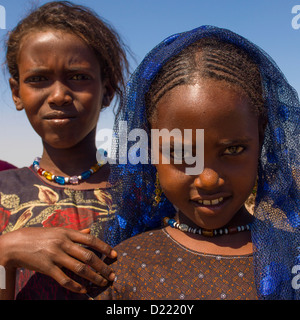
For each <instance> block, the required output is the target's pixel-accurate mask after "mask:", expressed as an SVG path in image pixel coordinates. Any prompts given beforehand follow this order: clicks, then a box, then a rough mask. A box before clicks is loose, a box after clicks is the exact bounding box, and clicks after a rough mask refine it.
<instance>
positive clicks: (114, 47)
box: [6, 1, 129, 99]
mask: <svg viewBox="0 0 300 320" xmlns="http://www.w3.org/2000/svg"><path fill="white" fill-rule="evenodd" d="M49 29H50V30H51V29H53V30H59V31H63V32H69V33H72V34H75V35H76V36H78V37H80V38H81V39H82V40H83V41H84V42H85V43H86V44H87V45H88V46H89V47H90V48H91V49H92V50H93V51H94V53H95V55H96V57H97V60H98V62H99V65H100V68H101V76H102V78H103V79H108V80H109V83H110V85H111V87H112V89H113V91H114V92H115V93H116V94H117V96H118V97H119V98H120V99H121V98H122V92H123V91H124V87H125V82H126V80H125V79H124V78H125V74H126V73H128V69H129V67H128V66H129V64H128V61H127V57H126V49H127V48H126V47H125V45H124V44H123V43H122V41H121V39H120V37H119V35H118V34H117V33H116V31H114V29H113V28H112V27H111V26H110V25H109V24H108V23H107V22H105V21H104V20H103V19H102V18H100V17H99V16H98V15H97V14H96V13H95V12H94V11H92V10H91V9H89V8H87V7H85V6H81V5H75V4H73V3H71V2H69V1H53V2H48V3H46V4H44V5H43V6H41V7H39V8H37V9H36V10H34V11H33V12H31V13H30V14H29V15H28V16H27V17H25V18H24V19H23V20H21V21H20V22H19V23H18V25H17V26H16V27H15V28H14V29H13V30H12V31H11V32H9V34H8V39H7V41H6V47H7V50H6V64H7V67H8V70H9V73H10V75H11V77H12V78H14V79H15V80H17V81H18V80H19V70H18V55H19V51H20V46H21V45H22V40H23V39H24V37H25V36H26V35H28V34H29V33H32V32H39V31H45V30H49Z"/></svg>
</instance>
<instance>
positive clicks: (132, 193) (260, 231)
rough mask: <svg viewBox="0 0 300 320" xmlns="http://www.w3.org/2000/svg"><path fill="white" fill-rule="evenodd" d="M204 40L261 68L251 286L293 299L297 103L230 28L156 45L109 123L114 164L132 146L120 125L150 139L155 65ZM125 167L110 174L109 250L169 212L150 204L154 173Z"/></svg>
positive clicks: (299, 242) (166, 206) (297, 235)
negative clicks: (149, 98)
mask: <svg viewBox="0 0 300 320" xmlns="http://www.w3.org/2000/svg"><path fill="white" fill-rule="evenodd" d="M211 36H214V37H217V38H219V39H220V40H222V41H226V42H229V43H233V44H235V45H236V46H238V47H240V48H242V49H243V50H245V51H246V52H247V53H248V54H249V55H250V56H251V57H252V59H253V60H254V61H255V62H256V63H257V64H258V66H259V68H260V72H261V76H262V82H263V91H264V98H265V101H266V105H267V112H268V125H267V128H266V131H265V138H264V144H263V147H262V153H261V157H260V161H259V179H258V188H257V197H256V204H255V219H254V225H253V228H252V238H253V245H254V267H255V278H256V286H257V292H258V295H259V297H260V298H262V299H268V298H269V299H295V298H298V297H299V292H300V289H298V286H299V287H300V279H299V284H298V282H297V265H300V232H299V227H300V217H299V204H300V196H299V190H300V173H299V152H300V141H299V132H300V131H299V130H300V129H299V128H300V126H299V124H300V123H299V114H300V111H299V110H300V109H299V101H298V95H297V93H296V92H295V90H294V89H293V88H292V87H291V86H290V85H289V83H288V82H287V80H286V79H285V77H284V75H283V74H282V72H281V71H280V70H279V68H278V67H277V65H276V64H275V62H274V61H273V60H272V58H271V57H270V56H268V55H267V54H266V53H265V52H264V51H263V50H261V49H260V48H258V47H257V46H255V45H254V44H252V43H251V42H249V41H248V40H247V39H245V38H243V37H241V36H239V35H237V34H235V33H233V32H231V31H229V30H225V29H219V28H216V27H212V26H202V27H200V28H197V29H194V30H191V31H189V32H184V33H180V34H176V35H173V36H171V37H168V38H167V39H165V40H164V41H162V42H161V43H160V44H159V45H158V46H156V47H155V48H154V49H153V50H152V51H151V52H150V53H149V54H148V55H147V56H146V57H145V58H144V60H143V61H142V62H141V64H140V65H139V67H138V68H137V69H136V71H135V72H134V73H133V75H132V76H131V78H130V80H129V82H128V85H127V92H126V96H125V100H124V108H123V110H122V112H121V113H120V114H119V115H118V117H117V118H116V122H115V130H114V132H115V143H114V152H115V156H116V158H117V159H119V160H120V159H121V156H122V155H123V153H124V150H123V149H124V148H125V151H129V152H128V157H130V152H135V151H134V150H133V148H132V146H134V144H135V143H136V141H134V142H132V143H131V142H128V144H127V146H126V145H124V144H123V143H120V139H119V132H120V127H119V124H120V121H127V130H128V132H129V131H130V130H132V129H135V128H141V129H144V130H146V132H148V133H149V128H148V127H147V119H146V114H145V93H146V92H147V91H148V89H149V87H150V84H151V82H152V81H153V79H154V77H155V76H156V74H157V73H158V72H159V70H160V68H161V66H162V65H164V64H165V63H166V62H167V61H168V60H169V59H170V58H172V57H174V56H175V55H176V54H178V53H179V52H180V51H181V50H183V49H184V48H186V47H187V46H189V45H190V44H192V43H194V42H195V41H197V40H200V39H201V38H204V37H211ZM148 136H149V137H150V134H149V135H148ZM149 143H150V141H149ZM149 159H150V151H149ZM123 160H124V159H123ZM127 160H128V158H127ZM127 162H128V163H127V164H120V163H119V164H117V165H115V166H114V168H113V170H112V175H111V181H112V183H113V184H114V185H115V186H116V188H115V190H114V195H113V197H114V199H113V201H114V203H115V205H116V212H115V219H114V220H113V223H111V224H110V225H109V230H108V232H107V239H106V240H107V241H108V242H109V243H111V244H112V245H114V244H117V243H119V242H120V241H122V240H124V239H126V238H128V237H130V236H132V235H135V234H137V233H140V232H142V231H144V230H147V229H151V228H155V227H157V226H159V225H160V223H161V219H162V217H164V216H170V215H172V214H174V213H175V209H174V207H173V206H172V204H170V203H169V201H168V200H167V199H166V198H164V196H162V201H161V202H160V203H159V205H158V206H153V203H154V195H155V193H154V191H155V186H154V184H155V174H156V169H155V167H154V166H153V165H151V164H150V160H149V164H141V163H139V164H132V163H130V161H129V160H128V161H127ZM295 266H296V267H295ZM299 269H300V266H299Z"/></svg>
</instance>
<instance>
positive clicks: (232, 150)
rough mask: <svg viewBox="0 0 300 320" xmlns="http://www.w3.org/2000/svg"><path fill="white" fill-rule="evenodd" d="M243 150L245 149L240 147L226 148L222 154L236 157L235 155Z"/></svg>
mask: <svg viewBox="0 0 300 320" xmlns="http://www.w3.org/2000/svg"><path fill="white" fill-rule="evenodd" d="M244 150H245V148H244V147H242V146H232V147H228V148H227V149H226V150H225V152H224V154H226V155H237V154H240V153H242V152H243V151H244Z"/></svg>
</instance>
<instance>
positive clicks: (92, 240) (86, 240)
mask: <svg viewBox="0 0 300 320" xmlns="http://www.w3.org/2000/svg"><path fill="white" fill-rule="evenodd" d="M86 230H89V229H85V230H82V231H84V232H77V231H75V230H70V239H71V240H72V241H74V242H77V243H81V244H83V245H86V246H88V247H90V248H93V249H94V250H96V251H98V252H100V253H102V254H104V255H105V256H107V257H109V258H111V259H115V258H116V257H117V252H116V251H115V250H113V249H112V247H111V246H109V245H108V244H107V243H105V242H103V241H101V240H100V239H98V238H97V237H95V236H93V235H91V234H90V233H87V232H86Z"/></svg>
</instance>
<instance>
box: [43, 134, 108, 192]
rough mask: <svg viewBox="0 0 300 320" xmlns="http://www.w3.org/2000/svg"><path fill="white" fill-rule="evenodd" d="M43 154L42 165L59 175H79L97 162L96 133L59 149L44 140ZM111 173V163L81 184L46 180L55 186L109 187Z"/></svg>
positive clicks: (72, 187) (74, 187)
mask: <svg viewBox="0 0 300 320" xmlns="http://www.w3.org/2000/svg"><path fill="white" fill-rule="evenodd" d="M43 147H44V148H43V154H42V158H41V161H40V167H41V168H43V169H44V170H46V171H48V172H51V173H52V174H54V175H57V176H63V177H71V176H78V175H80V174H81V173H82V172H84V171H87V170H89V169H90V168H91V167H92V166H94V165H95V164H96V163H97V156H96V152H97V149H96V145H95V135H94V133H93V132H92V133H91V134H90V135H88V136H87V137H86V138H85V139H84V140H83V141H81V142H80V143H79V144H77V145H75V146H73V147H72V148H68V149H57V148H53V147H52V146H50V145H48V144H47V143H45V142H43ZM109 174H110V167H109V165H107V164H106V165H104V166H103V167H101V168H100V169H99V170H98V171H97V172H96V173H94V174H93V175H91V176H90V177H89V178H88V179H87V180H84V181H82V182H81V183H80V184H77V185H72V184H68V185H66V186H60V185H58V184H57V183H56V182H53V181H48V180H46V178H44V177H43V179H45V182H47V183H48V184H50V185H53V186H55V187H66V188H70V189H77V190H89V189H97V188H107V187H108V186H109V185H108V183H107V181H108V178H109Z"/></svg>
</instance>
